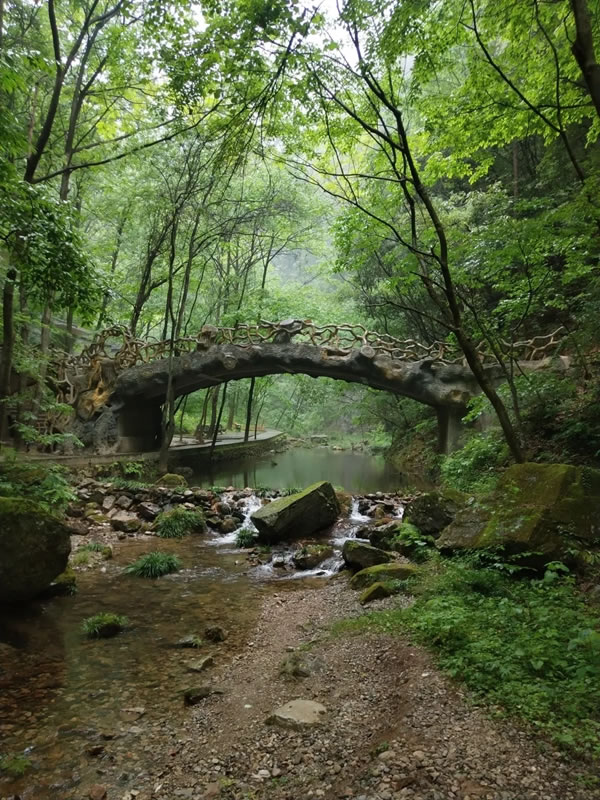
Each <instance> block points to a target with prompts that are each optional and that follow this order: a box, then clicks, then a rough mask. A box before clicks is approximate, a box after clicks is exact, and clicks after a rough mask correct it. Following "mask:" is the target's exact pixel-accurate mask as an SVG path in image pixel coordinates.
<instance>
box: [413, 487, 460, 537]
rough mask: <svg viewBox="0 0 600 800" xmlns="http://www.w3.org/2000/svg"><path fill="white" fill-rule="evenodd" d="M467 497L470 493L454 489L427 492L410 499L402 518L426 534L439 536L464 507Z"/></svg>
mask: <svg viewBox="0 0 600 800" xmlns="http://www.w3.org/2000/svg"><path fill="white" fill-rule="evenodd" d="M467 499H468V495H463V494H462V492H456V491H453V490H445V491H443V492H426V493H425V494H421V495H419V496H418V497H415V499H414V500H411V501H410V503H409V504H408V505H407V506H406V508H405V509H404V515H403V517H402V519H403V520H404V522H409V523H410V524H411V525H414V526H415V528H418V529H419V530H420V531H421V533H424V534H425V535H426V536H436V537H437V536H439V535H440V533H441V532H442V531H443V530H444V528H446V527H447V526H448V525H449V524H450V523H451V522H452V520H453V519H454V517H455V516H456V514H457V513H458V512H459V511H460V510H461V509H462V508H464V506H465V504H466V502H467Z"/></svg>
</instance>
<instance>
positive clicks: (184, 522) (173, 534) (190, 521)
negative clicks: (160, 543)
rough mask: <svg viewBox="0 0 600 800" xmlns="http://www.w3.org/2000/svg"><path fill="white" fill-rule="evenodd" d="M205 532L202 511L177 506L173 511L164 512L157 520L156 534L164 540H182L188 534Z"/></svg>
mask: <svg viewBox="0 0 600 800" xmlns="http://www.w3.org/2000/svg"><path fill="white" fill-rule="evenodd" d="M205 530H206V522H205V520H204V514H203V513H202V511H200V509H195V510H194V511H192V510H190V509H187V508H183V507H182V506H176V507H175V508H173V509H171V511H163V512H162V514H159V515H158V517H157V519H156V534H157V536H160V537H161V538H162V539H181V538H182V536H185V535H186V534H188V533H203V532H204V531H205Z"/></svg>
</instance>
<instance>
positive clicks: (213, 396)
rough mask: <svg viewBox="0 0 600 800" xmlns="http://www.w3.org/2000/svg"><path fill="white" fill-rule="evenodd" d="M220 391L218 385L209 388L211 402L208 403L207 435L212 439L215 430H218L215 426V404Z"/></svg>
mask: <svg viewBox="0 0 600 800" xmlns="http://www.w3.org/2000/svg"><path fill="white" fill-rule="evenodd" d="M220 391H221V387H220V386H214V387H213V389H212V390H211V398H210V400H211V403H210V423H209V426H208V431H207V434H206V435H207V437H208V438H209V439H212V437H213V436H214V433H215V430H216V431H217V433H218V432H219V431H218V428H217V404H218V402H219V392H220Z"/></svg>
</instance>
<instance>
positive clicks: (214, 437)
mask: <svg viewBox="0 0 600 800" xmlns="http://www.w3.org/2000/svg"><path fill="white" fill-rule="evenodd" d="M226 397H227V383H226V384H225V385H224V386H223V397H222V399H221V405H220V406H219V414H218V416H217V424H216V425H215V429H214V431H213V435H212V440H211V443H210V452H209V455H208V458H209V460H212V457H213V453H214V452H215V446H216V444H217V437H218V435H219V426H220V425H221V417H222V416H223V409H224V408H225V398H226Z"/></svg>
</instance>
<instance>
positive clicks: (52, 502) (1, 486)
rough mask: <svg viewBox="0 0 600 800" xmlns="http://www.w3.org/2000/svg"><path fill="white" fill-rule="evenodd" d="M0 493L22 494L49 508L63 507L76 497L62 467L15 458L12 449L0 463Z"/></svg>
mask: <svg viewBox="0 0 600 800" xmlns="http://www.w3.org/2000/svg"><path fill="white" fill-rule="evenodd" d="M0 496H1V497H26V498H28V499H29V500H35V501H36V502H37V503H39V504H40V505H42V506H43V507H44V508H45V509H46V510H48V511H53V512H60V511H64V509H65V508H66V507H67V506H68V504H69V503H71V502H73V501H74V500H75V499H76V495H75V493H74V491H73V489H72V488H71V485H70V483H69V473H68V472H67V470H66V469H65V468H64V467H62V466H60V465H59V464H51V463H44V464H41V463H35V462H31V463H27V462H25V461H17V460H16V455H15V454H14V453H11V454H9V456H7V457H5V459H4V461H3V462H2V463H1V464H0Z"/></svg>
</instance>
